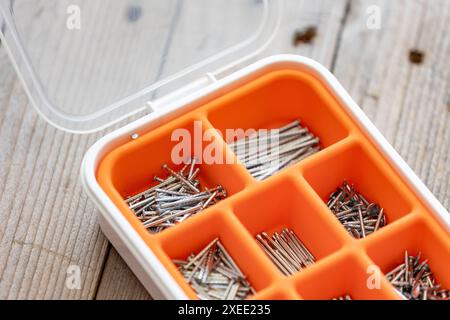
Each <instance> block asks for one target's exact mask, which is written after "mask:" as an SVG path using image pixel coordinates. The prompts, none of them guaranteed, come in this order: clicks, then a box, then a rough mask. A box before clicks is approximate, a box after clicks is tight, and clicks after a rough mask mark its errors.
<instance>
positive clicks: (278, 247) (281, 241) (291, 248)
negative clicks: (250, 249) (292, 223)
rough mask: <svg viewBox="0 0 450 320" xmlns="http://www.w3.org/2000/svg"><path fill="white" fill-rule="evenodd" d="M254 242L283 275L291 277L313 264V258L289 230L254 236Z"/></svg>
mask: <svg viewBox="0 0 450 320" xmlns="http://www.w3.org/2000/svg"><path fill="white" fill-rule="evenodd" d="M256 240H258V243H259V245H260V247H261V248H262V249H263V250H264V252H265V253H266V254H267V256H268V257H269V258H270V259H271V260H272V262H273V263H274V264H275V265H276V266H277V267H278V269H279V270H280V271H281V272H282V273H283V274H284V275H292V274H294V273H296V272H298V271H300V270H302V269H304V268H306V267H307V266H309V265H312V264H313V263H314V262H315V258H314V256H313V255H312V254H311V252H310V251H309V250H308V249H307V248H306V246H305V245H304V244H303V242H302V241H301V240H300V239H299V238H298V237H297V235H296V234H295V233H294V232H293V231H292V230H290V229H287V228H284V229H283V230H281V233H278V232H275V233H274V234H273V235H272V237H269V235H268V234H267V233H266V232H261V233H260V234H258V235H256Z"/></svg>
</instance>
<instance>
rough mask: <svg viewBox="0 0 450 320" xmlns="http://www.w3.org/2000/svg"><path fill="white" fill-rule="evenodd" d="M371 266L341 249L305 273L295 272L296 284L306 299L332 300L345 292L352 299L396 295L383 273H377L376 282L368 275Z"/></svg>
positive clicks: (355, 255)
mask: <svg viewBox="0 0 450 320" xmlns="http://www.w3.org/2000/svg"><path fill="white" fill-rule="evenodd" d="M374 268H376V266H373V265H371V264H370V262H369V260H368V259H366V258H364V257H363V256H360V255H359V254H358V253H353V252H349V251H342V252H340V253H339V254H337V255H333V258H332V259H327V260H326V261H324V262H323V263H322V264H320V265H318V266H317V267H316V268H314V269H311V270H309V271H308V274H306V273H305V274H304V275H299V277H298V279H296V287H297V290H298V292H299V294H300V295H301V296H302V297H303V298H304V299H306V300H332V299H335V298H338V297H340V296H345V295H349V296H350V297H351V299H352V300H389V299H396V298H397V297H396V296H395V294H393V293H392V291H391V290H390V285H389V283H388V282H387V281H386V279H385V278H384V277H382V276H381V277H379V282H376V281H377V280H375V279H374V278H371V276H372V274H373V272H374V271H373V270H374ZM375 272H376V271H375ZM378 272H379V271H378Z"/></svg>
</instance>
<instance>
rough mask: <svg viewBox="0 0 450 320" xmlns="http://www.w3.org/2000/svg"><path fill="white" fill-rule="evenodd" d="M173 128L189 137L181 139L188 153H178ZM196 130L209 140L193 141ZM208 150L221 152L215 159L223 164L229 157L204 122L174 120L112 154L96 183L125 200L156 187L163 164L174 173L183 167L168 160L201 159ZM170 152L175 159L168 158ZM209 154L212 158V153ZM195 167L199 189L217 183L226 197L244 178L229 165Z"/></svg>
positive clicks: (161, 174)
mask: <svg viewBox="0 0 450 320" xmlns="http://www.w3.org/2000/svg"><path fill="white" fill-rule="evenodd" d="M177 129H178V130H180V131H178V132H181V134H183V135H185V136H186V137H187V134H189V135H190V136H191V137H193V138H192V139H190V141H189V140H183V141H187V143H186V144H185V145H186V146H187V148H186V149H185V150H186V151H190V152H189V153H188V152H186V154H184V152H178V151H179V150H180V149H179V148H177V145H178V146H179V145H180V144H179V142H180V141H181V140H175V141H172V140H173V139H172V134H173V132H174V131H175V130H177ZM199 131H201V132H203V133H204V132H209V133H211V134H210V141H203V139H195V138H194V137H195V135H196V132H199ZM200 135H201V133H200ZM211 143H213V144H214V148H212V147H211V146H213V145H212V144H211ZM208 147H209V148H210V149H207V148H208ZM174 148H175V149H174ZM189 149H190V150H189ZM212 149H215V150H219V152H221V155H220V154H219V156H218V158H217V159H219V160H220V159H221V160H223V162H225V161H226V156H231V157H232V155H229V154H228V153H226V152H227V151H226V148H225V146H224V144H223V141H222V140H221V139H220V137H219V136H217V135H216V134H215V131H214V130H213V129H212V127H211V126H210V124H209V123H208V122H207V121H206V120H203V119H201V118H200V119H196V118H190V119H187V120H184V121H182V122H180V121H174V123H170V125H166V126H163V127H161V128H158V129H156V130H154V131H153V132H151V133H148V134H146V135H143V136H141V137H140V138H138V139H137V140H135V141H131V142H129V143H127V144H124V145H122V146H121V147H119V148H117V149H115V150H114V151H112V152H111V153H110V154H108V156H107V157H106V158H105V160H104V162H103V164H102V166H101V168H100V172H99V175H98V176H99V179H100V180H102V179H103V180H106V182H110V183H111V184H112V187H113V188H114V189H115V190H116V191H117V192H118V193H119V194H120V195H121V196H122V198H126V197H127V196H132V195H134V194H136V193H139V192H141V191H144V190H145V189H148V188H150V187H151V186H153V185H156V183H155V182H154V180H153V178H154V176H158V177H160V178H163V179H164V178H166V177H167V176H168V173H167V171H165V170H164V169H162V165H163V164H164V163H166V164H168V166H169V167H170V168H172V169H173V170H175V171H178V170H179V169H181V168H182V167H183V166H184V164H183V163H181V164H178V163H177V164H174V163H173V161H172V158H174V159H175V160H181V161H180V162H182V161H188V160H189V159H190V158H191V157H195V158H196V159H204V158H203V154H204V153H205V152H207V151H205V150H212ZM173 150H175V151H173ZM172 151H173V152H174V155H176V156H175V157H172ZM211 154H212V155H213V156H215V154H214V153H211ZM207 161H210V160H207ZM197 167H198V168H200V173H199V175H198V179H199V180H200V183H201V186H202V187H203V188H205V187H208V188H214V187H216V186H217V185H219V184H220V185H222V186H223V187H224V188H225V189H226V191H227V194H228V196H231V195H233V194H235V193H237V192H239V191H241V190H242V189H243V188H244V187H245V184H246V181H245V177H244V178H243V177H242V173H240V172H239V168H238V167H236V166H234V165H232V164H217V163H213V164H208V163H207V162H205V161H203V163H201V164H199V165H198V166H197ZM108 180H109V181H108Z"/></svg>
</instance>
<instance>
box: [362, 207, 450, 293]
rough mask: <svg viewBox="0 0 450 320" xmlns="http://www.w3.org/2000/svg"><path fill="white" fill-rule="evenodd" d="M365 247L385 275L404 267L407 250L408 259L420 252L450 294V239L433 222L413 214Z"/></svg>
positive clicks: (365, 243)
mask: <svg viewBox="0 0 450 320" xmlns="http://www.w3.org/2000/svg"><path fill="white" fill-rule="evenodd" d="M364 245H365V247H366V248H367V253H368V255H369V256H370V258H371V259H372V260H373V261H374V262H375V263H376V264H377V265H378V266H379V267H380V268H381V270H382V271H383V273H388V272H389V271H391V270H392V269H394V268H395V267H396V266H398V265H399V264H401V263H403V261H404V254H405V250H407V251H408V254H409V255H417V254H418V253H419V252H421V261H423V260H424V259H428V260H429V261H428V265H429V266H430V269H431V271H432V272H433V274H434V276H435V277H436V279H437V281H438V283H441V284H442V286H443V287H445V288H446V289H447V290H450V274H449V266H450V243H449V242H448V235H447V234H446V233H445V231H443V230H442V229H441V228H440V227H439V225H438V224H437V223H436V222H435V221H434V220H433V219H432V218H428V217H422V216H421V215H420V214H414V215H412V216H411V217H408V219H404V220H403V221H400V222H399V223H398V224H397V225H396V226H395V227H393V228H390V229H389V230H386V232H384V233H383V234H379V235H378V236H377V237H373V238H371V239H369V238H368V239H366V241H364ZM392 290H394V289H393V287H392Z"/></svg>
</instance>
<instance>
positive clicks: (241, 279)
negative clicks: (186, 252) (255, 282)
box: [173, 238, 255, 300]
mask: <svg viewBox="0 0 450 320" xmlns="http://www.w3.org/2000/svg"><path fill="white" fill-rule="evenodd" d="M173 262H174V263H175V264H176V265H177V266H178V269H179V270H180V272H181V274H182V275H183V277H184V278H185V279H186V281H187V282H188V283H189V284H190V285H191V287H192V288H193V289H194V291H195V292H196V294H197V296H198V297H199V299H201V300H244V299H245V298H247V297H248V296H249V295H251V294H254V293H255V291H254V289H253V288H252V286H251V285H250V284H249V282H248V281H247V280H246V277H245V275H244V274H243V273H242V271H241V270H240V269H239V267H238V266H237V265H236V263H235V262H234V260H233V258H231V256H230V255H229V254H228V252H227V250H226V249H225V248H224V246H223V245H222V243H221V242H220V240H219V239H218V238H216V239H214V240H213V241H212V242H211V243H209V244H208V245H207V246H206V247H205V248H204V249H203V250H201V251H200V253H198V254H197V255H195V254H192V255H190V256H189V257H188V258H187V260H186V261H184V260H173Z"/></svg>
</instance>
